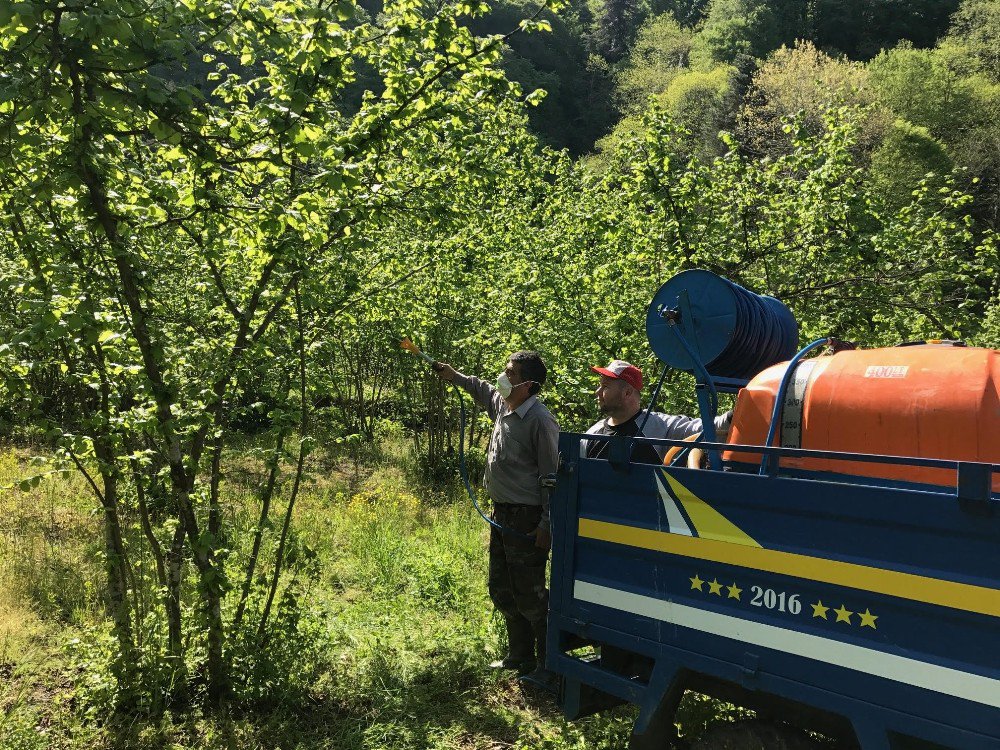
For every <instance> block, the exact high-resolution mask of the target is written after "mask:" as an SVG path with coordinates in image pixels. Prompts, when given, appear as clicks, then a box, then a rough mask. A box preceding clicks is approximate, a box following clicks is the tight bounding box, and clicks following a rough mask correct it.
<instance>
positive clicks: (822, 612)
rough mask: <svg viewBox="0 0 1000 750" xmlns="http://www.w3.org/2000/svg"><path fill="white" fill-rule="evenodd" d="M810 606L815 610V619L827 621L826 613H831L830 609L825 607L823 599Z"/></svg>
mask: <svg viewBox="0 0 1000 750" xmlns="http://www.w3.org/2000/svg"><path fill="white" fill-rule="evenodd" d="M809 606H810V607H812V608H813V617H822V618H823V619H824V620H825V619H826V613H827V612H829V611H830V608H829V607H824V606H823V600H822V599H820V600H818V601H817V602H816V603H815V604H810V605H809Z"/></svg>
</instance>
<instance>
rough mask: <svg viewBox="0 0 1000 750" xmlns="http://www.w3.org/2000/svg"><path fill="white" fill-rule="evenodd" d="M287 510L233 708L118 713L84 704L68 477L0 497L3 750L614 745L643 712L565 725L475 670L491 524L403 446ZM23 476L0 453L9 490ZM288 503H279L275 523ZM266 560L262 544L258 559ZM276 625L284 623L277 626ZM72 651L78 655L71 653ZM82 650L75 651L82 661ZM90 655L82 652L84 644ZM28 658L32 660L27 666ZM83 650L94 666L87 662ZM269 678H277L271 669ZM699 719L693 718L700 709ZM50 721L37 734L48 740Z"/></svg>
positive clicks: (238, 501)
mask: <svg viewBox="0 0 1000 750" xmlns="http://www.w3.org/2000/svg"><path fill="white" fill-rule="evenodd" d="M312 461H313V465H312V466H311V472H310V478H309V482H308V484H307V485H306V487H305V491H304V493H303V494H302V496H301V497H300V500H299V503H298V505H297V507H296V511H295V520H294V525H293V534H292V536H291V538H290V540H289V544H288V548H287V556H288V557H287V562H288V564H287V568H286V571H285V574H284V576H283V579H282V587H281V588H282V591H283V592H284V593H283V595H282V597H281V602H282V605H281V606H279V607H278V611H277V613H276V615H275V616H276V617H277V618H279V620H280V627H279V628H278V633H279V637H278V638H276V639H275V640H274V642H272V643H269V644H268V645H267V648H268V649H270V650H271V653H270V658H269V660H267V662H266V663H267V664H268V665H270V666H269V669H270V670H271V671H267V670H263V669H262V668H261V667H260V664H262V663H264V662H262V661H258V660H255V656H256V655H255V654H254V653H253V652H252V651H251V652H248V653H246V654H243V655H239V656H238V658H240V659H243V660H245V662H246V666H245V671H244V672H243V674H244V677H245V679H246V681H247V682H248V683H253V684H252V686H243V687H244V688H245V689H247V690H248V691H249V690H250V688H251V687H252V690H253V691H255V692H254V695H255V696H256V697H257V699H258V700H257V701H256V702H255V703H253V705H255V706H256V707H257V708H256V709H255V710H253V711H248V712H244V713H242V714H240V715H218V714H217V715H212V716H203V715H200V714H198V713H191V712H189V713H186V714H170V713H168V714H166V715H165V716H163V717H162V718H160V719H155V720H146V721H134V720H126V721H122V720H109V718H108V717H107V716H102V715H100V713H97V714H95V712H94V711H90V712H89V713H88V710H87V701H88V700H92V699H93V692H92V687H93V684H94V683H95V681H97V682H99V680H100V679H104V676H103V674H102V673H101V671H100V659H99V658H95V657H93V656H92V655H93V654H94V653H97V654H99V653H100V648H101V647H102V646H101V638H102V633H106V630H107V629H106V626H105V623H104V618H103V614H102V610H101V602H102V596H103V588H102V586H103V584H102V578H101V566H100V551H99V550H100V538H101V537H100V523H99V521H100V519H99V517H95V516H94V515H92V509H93V507H94V503H93V501H92V499H91V498H90V496H89V495H88V493H87V491H86V487H85V486H84V485H83V483H82V482H80V480H79V479H77V478H76V477H73V476H71V477H61V476H58V475H56V476H52V477H49V478H47V479H46V480H45V481H43V482H42V483H41V484H39V485H38V486H37V487H36V488H34V489H32V490H31V491H30V492H28V493H24V492H21V491H20V490H8V491H6V492H4V493H3V494H2V496H0V512H2V518H0V581H2V582H3V584H2V585H0V677H3V678H6V681H5V682H3V681H2V680H0V684H3V685H4V687H3V688H2V689H0V717H2V718H0V748H3V750H8V749H10V750H21V749H22V748H24V749H25V750H34V748H42V747H45V748H49V747H51V748H66V749H70V748H72V749H74V750H78V749H82V748H87V749H88V750H98V749H100V748H119V747H122V748H124V747H136V748H140V747H141V748H171V750H180V749H182V748H204V749H205V750H220V749H221V748H236V747H239V748H243V747H252V748H279V747H280V748H310V749H312V748H319V749H322V748H329V749H330V750H375V749H379V750H382V749H384V750H404V749H405V750H409V749H412V750H437V749H441V750H444V749H449V750H457V749H459V748H461V749H462V750H473V749H477V748H481V749H482V750H486V749H487V748H490V749H491V750H492V749H494V748H499V747H504V748H514V749H521V748H523V749H525V750H527V748H554V749H555V748H584V747H586V748H621V747H624V746H625V745H626V744H627V736H628V733H629V729H630V726H631V722H632V720H633V719H634V712H633V711H632V710H629V709H618V710H616V711H612V712H610V713H609V714H607V715H604V716H601V717H595V718H591V719H588V720H584V721H581V722H578V723H575V724H568V723H567V722H565V721H563V720H562V718H561V716H560V715H559V712H558V710H557V708H556V706H555V704H554V703H552V702H549V701H545V700H541V701H539V700H537V699H536V698H531V697H526V696H525V695H523V694H522V693H521V692H520V690H519V689H518V688H517V685H516V682H515V681H514V679H513V678H512V677H511V676H510V675H507V674H499V675H498V674H496V673H491V672H488V670H487V669H486V667H485V665H486V664H487V663H488V662H489V661H490V660H491V659H493V658H495V657H496V656H497V655H499V654H500V653H501V652H502V651H503V649H504V646H505V644H504V643H503V642H502V639H503V635H502V634H503V628H502V627H501V622H500V620H499V618H498V617H497V616H496V615H495V614H494V612H493V608H492V605H491V604H490V602H489V598H488V596H487V592H486V572H487V565H486V541H487V527H486V525H485V524H484V523H483V522H482V521H481V519H479V517H478V516H477V515H476V514H475V512H474V511H473V509H472V508H471V506H470V504H469V502H468V499H467V498H465V497H464V496H463V495H462V494H461V493H459V492H458V491H457V485H456V484H453V483H448V484H445V485H441V484H431V485H428V484H426V483H422V482H420V481H418V479H417V474H418V469H417V467H416V462H414V461H413V459H412V456H411V454H410V453H409V452H408V449H407V447H406V446H405V444H403V443H402V442H401V441H396V442H390V443H389V444H387V445H386V446H383V448H382V449H381V450H380V451H372V452H371V453H369V454H368V455H367V456H366V457H365V461H364V462H359V461H358V460H357V457H356V456H353V455H348V456H342V455H338V454H336V453H335V452H333V451H330V452H326V453H323V452H321V453H319V454H318V455H317V456H315V457H314V458H313V459H312ZM227 466H228V469H227V479H226V481H225V482H224V485H223V499H224V504H225V508H226V512H227V513H229V514H230V516H231V518H232V519H233V521H234V524H233V527H234V529H235V530H234V533H233V538H232V539H231V540H230V546H231V548H232V553H231V555H232V559H234V560H239V559H240V558H241V556H243V555H245V554H247V550H248V547H249V538H250V534H251V530H252V527H253V525H254V524H255V523H256V519H255V518H254V517H253V514H252V512H251V511H250V508H251V507H252V503H251V500H252V498H253V491H254V484H255V482H256V481H258V478H259V460H258V458H256V457H255V453H254V448H253V446H252V445H248V446H245V447H243V448H242V449H241V450H240V451H239V452H237V453H234V454H232V455H230V456H229V457H228V461H227ZM31 471H32V467H31V466H30V465H29V464H28V463H27V456H26V455H24V454H23V453H22V452H18V451H15V450H12V449H5V450H3V451H2V452H0V485H2V486H8V487H9V486H10V485H11V484H14V483H15V482H16V481H17V480H18V479H20V478H23V477H24V476H25V475H26V474H27V473H30V472H31ZM282 510H283V509H281V508H278V509H276V513H280V512H282ZM268 554H273V549H269V550H268ZM282 618H283V619H282ZM73 641H77V642H78V643H77V645H76V646H75V647H73V648H70V649H66V648H65V647H66V644H67V643H70V642H73ZM81 649H84V651H82V652H81ZM86 649H90V651H87V650H86ZM32 653H34V654H35V655H34V656H31V654H32ZM80 653H84V654H88V653H89V654H91V657H87V658H81V657H80ZM275 665H278V668H279V669H280V670H281V671H282V673H281V674H275V672H274V669H275ZM704 713H705V710H704V708H703V706H701V705H700V704H699V705H698V706H697V712H696V713H695V714H692V716H695V715H697V716H701V715H703V714H704ZM39 728H41V729H39Z"/></svg>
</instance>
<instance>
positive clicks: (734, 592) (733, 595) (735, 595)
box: [726, 583, 743, 601]
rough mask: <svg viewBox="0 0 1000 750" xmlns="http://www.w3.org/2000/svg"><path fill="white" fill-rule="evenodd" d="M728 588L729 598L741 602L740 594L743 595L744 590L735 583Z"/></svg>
mask: <svg viewBox="0 0 1000 750" xmlns="http://www.w3.org/2000/svg"><path fill="white" fill-rule="evenodd" d="M726 588H727V589H729V598H730V599H735V600H736V601H739V599H740V594H742V593H743V589H741V588H739V587H738V586H737V585H736V584H735V583H733V585H732V586H727V587H726Z"/></svg>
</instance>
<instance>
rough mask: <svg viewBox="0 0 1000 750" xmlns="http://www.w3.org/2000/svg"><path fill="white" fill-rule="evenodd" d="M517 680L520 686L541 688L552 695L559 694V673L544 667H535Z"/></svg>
mask: <svg viewBox="0 0 1000 750" xmlns="http://www.w3.org/2000/svg"><path fill="white" fill-rule="evenodd" d="M517 681H518V682H519V683H520V684H521V687H526V688H532V689H535V690H542V691H544V692H546V693H551V694H552V695H558V694H559V675H557V674H556V673H555V672H553V671H552V670H550V669H546V668H545V667H536V668H535V669H534V670H533V671H531V672H529V673H528V674H526V675H523V676H522V677H518V678H517Z"/></svg>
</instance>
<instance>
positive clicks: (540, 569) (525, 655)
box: [489, 503, 549, 664]
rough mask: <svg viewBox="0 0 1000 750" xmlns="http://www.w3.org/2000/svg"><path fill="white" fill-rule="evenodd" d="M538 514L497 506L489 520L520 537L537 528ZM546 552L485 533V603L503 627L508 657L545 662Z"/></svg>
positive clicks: (509, 536) (518, 507) (519, 539)
mask: <svg viewBox="0 0 1000 750" xmlns="http://www.w3.org/2000/svg"><path fill="white" fill-rule="evenodd" d="M541 515H542V509H541V507H540V506H537V505H508V504H501V503H497V504H496V505H495V506H494V508H493V520H495V521H496V522H497V523H498V524H500V525H501V526H504V527H506V528H509V529H514V530H515V531H520V532H522V533H525V534H530V533H531V532H533V531H534V530H535V529H536V528H537V527H538V521H539V519H540V518H541ZM548 558H549V552H548V550H544V549H540V548H538V547H536V546H535V542H534V540H533V539H525V538H523V537H519V536H515V535H513V534H503V533H501V532H499V531H497V529H496V528H491V530H490V580H489V591H490V599H492V600H493V604H494V605H495V606H496V608H497V609H498V610H500V613H501V614H502V615H503V616H504V620H505V621H506V623H507V637H508V641H509V643H510V656H512V657H514V658H515V659H523V660H526V661H530V660H532V659H535V658H537V660H538V663H539V664H544V662H545V621H546V617H547V616H548V613H549V591H548V589H547V588H546V586H545V563H546V562H547V561H548Z"/></svg>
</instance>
